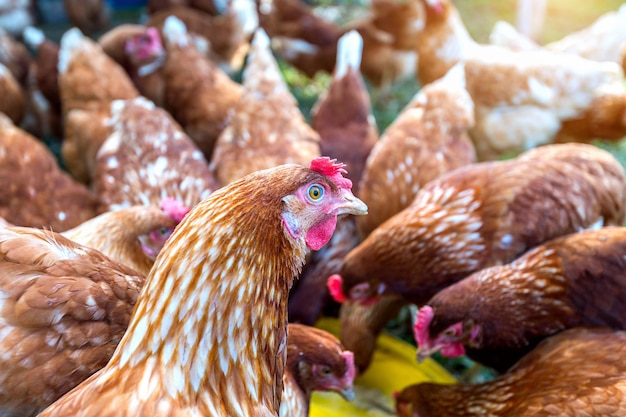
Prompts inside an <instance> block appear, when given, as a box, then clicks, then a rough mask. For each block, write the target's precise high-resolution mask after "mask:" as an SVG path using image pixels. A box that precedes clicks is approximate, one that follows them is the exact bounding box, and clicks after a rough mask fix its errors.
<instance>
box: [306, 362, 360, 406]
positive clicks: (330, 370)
mask: <svg viewBox="0 0 626 417" xmlns="http://www.w3.org/2000/svg"><path fill="white" fill-rule="evenodd" d="M339 357H340V358H341V361H337V360H336V358H332V357H331V358H328V359H330V360H323V361H319V362H317V363H312V364H308V363H306V362H300V365H299V368H300V369H299V370H300V372H301V373H302V374H309V375H310V380H311V384H312V387H313V390H314V391H334V392H336V393H338V394H339V395H341V396H342V397H343V398H345V399H346V400H347V401H352V400H353V399H354V390H353V388H352V385H353V383H354V377H355V375H356V367H355V366H354V354H353V353H352V352H350V351H349V350H344V351H343V352H341V353H340V356H339ZM306 368H309V369H306Z"/></svg>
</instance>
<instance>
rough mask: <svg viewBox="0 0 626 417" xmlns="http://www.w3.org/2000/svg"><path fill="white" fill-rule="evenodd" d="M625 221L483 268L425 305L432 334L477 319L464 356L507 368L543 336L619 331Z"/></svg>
mask: <svg viewBox="0 0 626 417" xmlns="http://www.w3.org/2000/svg"><path fill="white" fill-rule="evenodd" d="M625 253H626V227H617V226H616V227H605V228H601V229H599V230H586V231H582V232H579V233H574V234H571V235H567V236H564V237H561V238H558V239H554V240H551V241H549V242H547V243H545V244H543V245H540V246H538V247H536V248H535V249H533V250H531V251H529V252H527V253H526V254H524V255H523V256H521V257H520V258H518V259H517V260H515V261H513V262H512V263H510V264H507V265H501V266H494V267H491V268H487V269H484V270H482V271H479V272H477V273H475V274H473V275H470V276H469V277H467V278H466V279H463V280H461V281H460V282H458V283H457V284H455V285H452V286H450V287H448V288H445V289H444V290H442V291H440V292H439V293H438V294H436V295H435V296H434V297H433V298H432V299H431V300H430V301H429V302H428V305H430V306H431V307H433V309H434V310H435V315H434V317H433V320H432V323H431V325H430V327H429V332H430V334H431V336H433V337H434V336H436V335H437V334H439V333H440V332H442V331H444V330H445V329H446V328H447V327H448V326H450V325H452V324H455V323H457V322H463V323H464V324H465V323H469V322H470V321H471V323H472V325H474V326H476V325H477V326H480V333H479V336H478V340H477V341H473V342H468V343H469V345H470V347H471V349H469V350H468V355H470V357H472V358H473V359H476V360H479V361H481V362H482V363H484V364H486V365H489V366H492V367H496V368H498V369H506V368H508V367H510V366H511V365H512V364H513V363H515V362H516V361H517V360H518V359H519V358H520V357H521V356H523V355H524V354H525V353H526V352H528V351H529V350H530V349H531V348H532V347H533V346H535V345H536V344H537V343H538V342H539V341H541V340H542V339H543V338H545V337H547V336H549V335H551V334H553V333H556V332H558V331H561V330H564V329H567V328H571V327H575V326H582V325H590V326H606V327H611V328H614V329H618V330H626V305H624V303H623V300H624V299H625V298H626V259H625V258H624V254H625Z"/></svg>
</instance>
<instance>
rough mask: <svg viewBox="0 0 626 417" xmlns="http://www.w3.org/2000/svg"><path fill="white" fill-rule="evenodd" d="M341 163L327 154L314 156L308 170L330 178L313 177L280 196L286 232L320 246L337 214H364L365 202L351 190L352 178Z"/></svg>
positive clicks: (315, 246) (328, 237)
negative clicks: (350, 178) (286, 194)
mask: <svg viewBox="0 0 626 417" xmlns="http://www.w3.org/2000/svg"><path fill="white" fill-rule="evenodd" d="M344 166H345V165H344V164H338V163H336V161H335V160H331V159H330V158H327V157H320V158H315V159H314V160H313V161H312V162H311V166H310V168H311V170H312V171H315V172H317V173H319V174H321V175H323V176H325V177H326V178H327V179H328V180H329V181H319V180H317V179H312V180H311V181H309V182H307V183H305V184H304V185H302V186H300V187H298V189H297V190H296V191H295V192H294V193H293V194H290V195H288V196H285V197H283V198H282V201H283V203H284V210H283V212H282V223H283V226H284V227H285V230H286V231H287V233H288V234H289V235H290V236H291V237H292V238H293V239H294V240H298V239H300V238H302V237H304V241H305V242H306V245H307V246H308V247H309V248H311V249H313V250H319V249H320V248H321V247H322V246H324V245H325V244H326V243H327V242H328V241H329V240H330V238H331V237H332V235H333V232H334V231H335V226H336V225H337V217H338V216H341V215H346V214H355V215H362V214H367V206H366V205H365V203H363V202H362V201H361V200H359V199H358V198H356V197H355V196H354V195H353V194H352V191H351V188H352V182H351V181H350V180H349V179H347V178H345V177H344V176H343V174H345V173H346V170H345V169H344Z"/></svg>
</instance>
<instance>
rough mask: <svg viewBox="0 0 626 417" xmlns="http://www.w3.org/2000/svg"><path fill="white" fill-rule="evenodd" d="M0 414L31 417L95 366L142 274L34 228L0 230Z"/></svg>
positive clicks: (109, 346)
mask: <svg viewBox="0 0 626 417" xmlns="http://www.w3.org/2000/svg"><path fill="white" fill-rule="evenodd" d="M0 258H1V261H0V271H1V273H0V277H1V278H0V289H1V291H2V294H3V297H2V299H1V300H0V307H1V308H0V311H1V313H0V316H1V317H2V319H1V320H0V335H1V336H0V351H1V352H2V355H0V363H1V369H2V370H1V371H0V380H1V381H2V389H1V390H0V414H2V415H12V416H34V415H36V414H37V413H38V412H39V411H40V410H42V409H43V408H45V407H46V406H48V405H49V404H50V403H52V402H53V401H55V400H56V399H57V398H59V397H60V396H62V395H63V394H65V393H66V392H67V391H69V390H70V389H72V388H73V387H75V386H76V385H77V384H78V383H80V382H81V381H83V380H84V379H86V378H87V377H89V376H90V375H91V374H93V373H94V372H95V371H97V370H98V369H100V368H102V366H104V365H105V364H106V363H107V361H108V360H109V358H110V357H111V354H112V353H113V351H114V350H115V347H116V346H117V343H118V342H119V340H120V339H121V337H122V334H123V333H124V331H125V330H126V327H127V325H128V321H129V319H130V315H131V313H132V310H133V306H134V304H135V301H136V300H137V297H138V295H139V290H140V288H141V285H142V284H143V281H144V277H143V276H142V275H140V274H139V273H137V272H135V271H133V270H131V269H130V268H128V267H126V266H124V265H122V264H119V263H117V262H115V261H113V260H111V259H110V258H108V257H106V256H105V255H103V254H102V253H101V252H99V251H97V250H95V249H91V248H89V247H85V246H82V245H79V244H77V243H74V242H72V241H70V240H68V239H67V238H65V237H64V236H62V235H60V234H56V233H54V232H51V231H48V230H40V229H34V228H22V227H14V228H3V229H0Z"/></svg>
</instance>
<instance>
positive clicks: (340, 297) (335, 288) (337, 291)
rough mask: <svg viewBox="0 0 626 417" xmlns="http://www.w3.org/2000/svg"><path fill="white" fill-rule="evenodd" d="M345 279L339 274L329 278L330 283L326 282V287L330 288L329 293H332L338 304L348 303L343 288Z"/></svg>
mask: <svg viewBox="0 0 626 417" xmlns="http://www.w3.org/2000/svg"><path fill="white" fill-rule="evenodd" d="M342 282H343V279H342V278H341V275H339V274H333V275H331V276H329V277H328V281H326V286H327V287H328V291H329V292H330V296H331V297H333V300H335V301H336V302H338V303H343V302H344V301H346V296H345V294H344V293H343V291H342V289H341V286H342Z"/></svg>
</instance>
